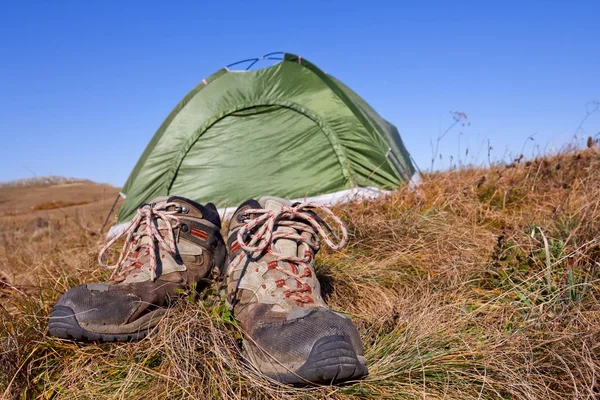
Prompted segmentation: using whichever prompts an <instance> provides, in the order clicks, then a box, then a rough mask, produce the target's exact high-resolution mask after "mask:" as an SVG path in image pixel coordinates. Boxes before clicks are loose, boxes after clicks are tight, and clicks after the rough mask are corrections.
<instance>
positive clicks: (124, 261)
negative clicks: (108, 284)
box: [98, 202, 179, 282]
mask: <svg viewBox="0 0 600 400" xmlns="http://www.w3.org/2000/svg"><path fill="white" fill-rule="evenodd" d="M171 206H174V209H172V210H168V208H169V207H171ZM177 213H179V204H177V203H173V202H169V203H160V204H157V205H150V204H145V205H143V206H142V207H140V208H138V210H137V214H136V216H135V217H134V218H133V219H132V220H131V222H129V224H128V225H127V227H126V228H125V229H124V230H123V231H122V232H121V233H119V234H118V235H117V236H115V237H114V238H113V239H111V240H110V241H109V242H108V243H107V244H106V245H105V246H104V247H103V248H102V250H100V254H99V255H98V263H99V264H100V266H101V267H103V268H106V269H112V270H113V273H112V275H111V276H110V279H111V280H113V281H117V282H120V281H123V280H125V278H126V277H127V275H128V274H129V273H130V272H131V271H133V270H134V269H136V268H141V267H142V266H143V264H142V263H141V262H140V257H142V256H144V255H149V256H150V275H151V280H154V279H155V278H156V268H157V259H156V253H157V250H158V249H157V244H156V242H158V243H159V245H160V246H161V247H162V248H163V249H165V250H166V251H167V252H168V253H169V254H170V255H171V256H173V257H176V254H177V247H176V246H175V233H174V229H175V228H176V227H177V226H179V218H177V217H176V216H175V214H177ZM158 220H162V221H164V222H165V225H166V230H167V235H166V237H165V236H163V235H162V234H161V229H159V228H157V226H158ZM171 221H174V222H175V224H174V225H171ZM155 223H156V224H155ZM143 224H144V225H145V227H144V229H143V230H142V229H140V227H141V226H142V225H143ZM125 234H126V235H127V237H126V238H125V242H124V244H123V248H122V249H121V254H120V255H119V259H118V261H117V262H116V264H114V265H107V264H105V263H104V261H103V258H104V253H105V252H106V251H107V250H108V249H109V248H110V247H111V246H112V245H113V244H114V243H115V242H116V241H117V240H118V239H119V238H121V237H122V236H124V235H125ZM144 237H148V238H150V240H149V241H148V243H144V244H142V243H141V240H142V238H144ZM119 269H120V271H119Z"/></svg>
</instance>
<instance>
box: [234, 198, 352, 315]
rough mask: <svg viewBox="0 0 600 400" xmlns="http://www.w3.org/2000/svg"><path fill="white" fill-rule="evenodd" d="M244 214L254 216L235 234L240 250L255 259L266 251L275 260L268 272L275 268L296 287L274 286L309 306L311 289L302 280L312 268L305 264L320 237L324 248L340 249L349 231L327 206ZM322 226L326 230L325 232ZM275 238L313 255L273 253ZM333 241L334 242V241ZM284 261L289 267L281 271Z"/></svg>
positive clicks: (281, 283) (282, 283)
mask: <svg viewBox="0 0 600 400" xmlns="http://www.w3.org/2000/svg"><path fill="white" fill-rule="evenodd" d="M314 209H318V210H321V211H322V212H323V213H324V214H326V215H327V216H329V217H330V218H331V219H332V220H333V221H335V223H336V225H337V226H338V227H339V230H340V232H341V238H338V237H337V235H336V234H335V233H334V232H333V230H332V229H331V227H330V226H329V224H327V222H326V221H325V220H324V219H322V218H321V217H320V216H319V215H317V214H316V213H315V212H313V211H312V210H314ZM245 214H246V215H250V214H254V215H256V216H255V217H254V218H253V219H250V220H249V221H248V222H247V223H246V224H244V225H243V226H242V227H241V228H240V230H239V231H238V234H237V241H238V243H239V245H240V247H241V248H242V249H243V250H244V251H246V252H247V253H250V254H251V255H252V256H253V257H258V256H259V255H260V254H262V253H263V251H265V249H267V251H268V252H269V253H271V254H273V255H274V256H275V257H276V261H272V262H270V263H269V268H270V269H276V270H278V271H281V272H282V273H284V274H286V275H287V276H288V277H290V278H293V279H294V280H295V281H296V282H297V285H296V286H297V287H296V288H290V287H289V286H287V285H286V284H285V280H287V279H285V280H284V279H281V280H279V281H277V287H280V288H282V289H283V290H284V293H285V296H286V297H289V298H291V299H293V300H296V301H297V302H299V303H312V302H313V299H312V289H311V286H310V285H309V284H308V283H307V282H306V280H305V278H307V277H311V276H312V272H311V268H310V267H309V266H308V265H307V263H310V262H311V261H312V257H313V255H314V253H315V252H316V251H317V250H318V249H319V239H318V236H320V237H321V238H322V239H323V240H324V241H325V243H327V245H328V246H329V247H330V248H331V249H333V250H340V249H341V248H342V247H344V245H345V244H346V242H347V241H348V232H347V230H346V227H345V226H344V223H343V222H342V221H341V220H340V219H339V218H338V217H337V216H336V215H335V214H334V213H333V212H332V211H331V210H330V209H328V208H327V207H325V206H323V205H321V204H317V203H313V202H304V203H299V204H297V205H293V206H287V205H284V206H283V207H282V208H281V210H279V211H273V210H266V209H249V210H246V211H245ZM277 226H286V227H290V228H293V229H294V232H291V231H288V232H284V231H281V230H276V229H275V228H276V227H277ZM323 227H325V228H327V231H329V233H327V232H326V231H325V229H323ZM303 232H308V233H310V237H311V239H310V240H308V239H307V238H306V237H305V236H302V233H303ZM278 239H288V240H294V241H296V242H297V243H298V244H300V243H306V244H307V245H308V247H310V248H311V249H312V250H313V252H311V251H309V250H306V251H305V254H304V257H298V256H291V255H284V254H280V253H277V252H274V251H273V249H272V247H271V244H272V243H273V242H274V241H276V240H278ZM334 239H335V240H336V242H334ZM281 261H283V262H287V263H288V265H289V266H290V268H289V269H288V268H282V267H281V266H280V265H279V262H281ZM297 266H301V267H302V269H303V271H304V273H303V274H302V275H300V274H299V273H298V268H297Z"/></svg>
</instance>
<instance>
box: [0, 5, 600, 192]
mask: <svg viewBox="0 0 600 400" xmlns="http://www.w3.org/2000/svg"><path fill="white" fill-rule="evenodd" d="M598 16H600V2H599V1H597V0H592V1H584V0H565V1H558V0H546V1H533V0H530V1H498V2H491V1H490V2H487V1H439V2H438V1H421V2H414V1H413V2H404V1H370V2H364V1H360V2H358V1H356V2H353V1H350V0H346V1H332V0H322V1H308V0H306V1H299V2H298V1H297V2H291V1H233V0H232V1H227V2H217V1H214V2H207V1H189V2H186V1H175V2H167V1H144V2H134V1H122V2H121V1H120V2H116V1H95V2H92V1H81V2H77V1H66V0H65V1H61V0H59V1H46V2H41V1H38V2H32V1H7V0H4V1H2V2H0V138H1V139H2V142H1V144H0V158H1V159H2V161H3V162H2V167H1V168H0V181H6V180H11V179H16V178H24V177H30V176H32V175H33V173H35V174H37V175H38V176H41V175H49V174H55V175H65V176H75V177H81V178H89V179H92V180H95V181H99V182H108V183H111V184H113V185H116V186H120V185H122V184H123V183H124V182H125V180H126V178H127V176H128V175H129V173H130V171H131V169H132V168H133V166H134V164H135V162H136V161H137V159H138V157H139V156H140V154H141V153H142V151H143V150H144V148H145V146H146V144H147V143H148V141H149V140H150V138H151V137H152V135H153V134H154V132H155V131H156V129H157V128H158V126H159V125H160V123H161V122H162V121H163V119H164V118H165V117H166V116H167V114H168V113H169V112H170V111H171V109H172V108H173V107H174V106H175V104H176V103H177V102H178V101H179V100H180V99H181V98H182V97H183V96H184V95H185V94H186V93H187V92H188V91H189V90H190V89H191V88H192V87H193V86H195V85H196V84H197V83H199V82H200V81H201V80H202V79H203V78H204V77H206V76H208V75H210V74H211V73H213V72H214V71H216V70H217V69H219V68H221V67H222V66H224V65H226V64H229V63H231V62H234V61H237V60H240V59H244V58H249V57H254V56H257V55H261V54H264V53H268V52H271V51H287V52H291V53H294V54H299V55H302V56H303V57H304V58H306V59H308V60H310V61H312V62H314V63H315V64H317V65H318V66H319V67H321V68H322V69H323V70H325V71H326V72H328V73H330V74H332V75H334V76H336V77H337V78H338V79H341V80H342V81H343V82H345V83H346V84H347V85H348V86H350V87H351V88H353V89H354V90H355V91H356V92H358V93H359V94H360V95H361V96H363V97H364V98H365V99H366V100H367V101H368V102H369V103H370V104H371V105H372V106H373V107H374V108H375V109H376V110H377V111H378V112H379V113H380V114H381V115H382V116H383V117H384V118H386V119H388V120H389V121H390V122H392V123H394V124H395V125H396V126H397V127H398V129H399V130H400V132H401V135H402V137H403V139H404V141H405V144H406V146H407V147H408V149H409V151H410V152H411V154H412V155H413V157H414V158H415V160H416V161H417V163H418V165H419V167H421V169H427V168H429V166H430V158H431V146H430V139H435V137H437V135H438V133H439V132H440V130H442V131H443V130H444V129H445V128H446V127H448V126H449V125H450V123H451V122H452V118H451V115H450V112H451V111H462V112H465V113H466V114H467V115H468V117H469V121H470V123H471V124H470V126H468V127H464V128H462V127H461V128H459V127H455V128H454V129H453V130H452V131H450V132H449V133H448V135H447V136H446V137H445V138H444V140H443V141H442V142H441V144H440V153H441V154H442V155H443V160H442V162H441V163H440V162H439V161H437V162H436V167H447V165H448V158H449V156H450V155H452V156H453V157H454V159H455V160H456V159H457V158H458V151H459V146H460V149H461V150H460V155H461V160H462V161H463V162H465V160H467V161H472V162H485V161H487V140H489V141H490V143H491V144H492V146H493V150H492V158H494V159H500V158H502V157H503V156H505V155H507V154H508V153H509V152H512V153H514V154H518V153H520V152H521V149H522V148H523V145H524V143H525V142H527V143H526V147H525V154H526V155H527V156H530V155H531V154H532V151H533V146H534V145H536V144H537V145H539V147H540V149H541V150H542V151H543V150H544V149H553V148H556V147H560V146H562V145H564V144H565V143H567V142H569V141H570V140H572V139H573V135H574V133H575V130H576V128H577V126H578V124H579V122H580V120H581V119H582V118H583V117H584V115H585V112H586V109H585V107H586V103H587V102H589V101H592V100H600V79H599V78H600V77H599V74H600V72H599V71H600V25H599V24H598ZM599 132H600V113H595V114H594V115H592V116H590V118H589V119H588V120H587V121H586V123H585V125H584V126H583V132H581V133H580V136H586V137H587V135H595V134H597V133H599ZM534 134H535V136H534V138H535V140H534V141H526V139H527V137H528V136H530V135H534ZM466 147H468V148H469V149H470V153H469V156H468V158H466V157H465V154H464V150H465V148H466Z"/></svg>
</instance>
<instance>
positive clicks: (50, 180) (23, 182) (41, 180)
mask: <svg viewBox="0 0 600 400" xmlns="http://www.w3.org/2000/svg"><path fill="white" fill-rule="evenodd" d="M74 182H82V183H83V182H86V183H92V182H91V181H90V180H87V179H79V178H68V177H64V176H55V175H49V176H40V177H35V178H25V179H16V180H14V181H8V182H0V188H5V187H22V186H48V185H57V184H61V183H74Z"/></svg>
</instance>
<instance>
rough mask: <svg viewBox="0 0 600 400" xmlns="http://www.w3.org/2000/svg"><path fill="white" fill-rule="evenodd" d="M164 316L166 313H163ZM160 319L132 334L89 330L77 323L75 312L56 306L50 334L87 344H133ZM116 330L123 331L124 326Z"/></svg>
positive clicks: (133, 330) (146, 333) (106, 329)
mask: <svg viewBox="0 0 600 400" xmlns="http://www.w3.org/2000/svg"><path fill="white" fill-rule="evenodd" d="M162 314H164V312H163V313H162ZM158 319H159V318H154V319H152V320H151V323H149V324H145V325H144V326H143V327H138V328H136V329H132V331H131V332H118V333H117V332H110V328H111V327H110V326H104V327H103V328H104V329H102V330H103V332H95V331H93V330H88V329H85V328H83V327H81V325H79V322H78V321H77V318H76V317H75V312H74V311H73V309H72V308H70V307H66V306H56V307H54V309H53V310H52V313H51V314H50V320H49V322H48V332H49V333H50V334H51V335H52V336H56V337H58V338H60V339H66V340H76V341H87V342H132V341H137V340H141V339H143V338H144V337H146V336H147V335H148V333H149V332H150V331H151V330H152V328H154V326H156V324H157V323H158ZM116 329H119V330H121V331H122V330H123V326H118V327H116Z"/></svg>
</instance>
